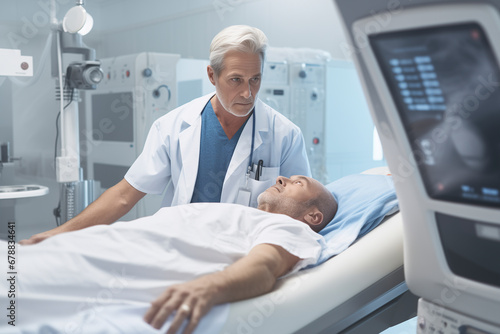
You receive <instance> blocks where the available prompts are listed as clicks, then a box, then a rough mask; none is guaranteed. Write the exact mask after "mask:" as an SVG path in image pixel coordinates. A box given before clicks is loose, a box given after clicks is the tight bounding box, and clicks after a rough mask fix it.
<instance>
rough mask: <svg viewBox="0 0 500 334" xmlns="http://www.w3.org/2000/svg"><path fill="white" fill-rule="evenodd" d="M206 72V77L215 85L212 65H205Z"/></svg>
mask: <svg viewBox="0 0 500 334" xmlns="http://www.w3.org/2000/svg"><path fill="white" fill-rule="evenodd" d="M207 74H208V79H209V80H210V82H211V83H212V85H214V86H215V72H214V69H213V68H212V66H210V65H208V66H207Z"/></svg>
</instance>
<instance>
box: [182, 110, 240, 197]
mask: <svg viewBox="0 0 500 334" xmlns="http://www.w3.org/2000/svg"><path fill="white" fill-rule="evenodd" d="M247 121H248V119H247ZM245 124H246V122H245V123H244V124H243V125H242V126H241V127H240V128H239V129H238V132H236V133H235V135H234V136H233V137H232V138H231V139H228V138H227V135H226V133H225V132H224V129H223V128H222V125H221V124H220V122H219V120H218V119H217V116H216V115H215V112H214V108H213V107H212V103H211V102H210V101H209V103H207V105H206V106H205V108H204V109H203V112H202V114H201V139H200V161H199V163H198V174H197V176H196V184H195V186H194V191H193V197H192V198H191V203H199V202H220V197H221V193H222V185H223V183H224V178H225V177H226V172H227V168H228V167H229V163H230V162H231V158H232V156H233V152H234V149H235V148H236V144H237V143H238V139H239V138H240V135H241V132H242V131H243V128H244V127H245Z"/></svg>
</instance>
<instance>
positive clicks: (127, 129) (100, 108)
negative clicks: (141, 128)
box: [92, 92, 134, 142]
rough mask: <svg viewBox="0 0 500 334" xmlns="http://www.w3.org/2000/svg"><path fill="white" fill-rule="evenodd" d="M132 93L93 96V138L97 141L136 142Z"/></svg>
mask: <svg viewBox="0 0 500 334" xmlns="http://www.w3.org/2000/svg"><path fill="white" fill-rule="evenodd" d="M133 112H134V109H133V99H132V93H131V92H123V93H109V94H94V95H92V138H93V139H94V140H95V141H115V142H133V141H134V117H133Z"/></svg>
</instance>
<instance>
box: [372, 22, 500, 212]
mask: <svg viewBox="0 0 500 334" xmlns="http://www.w3.org/2000/svg"><path fill="white" fill-rule="evenodd" d="M370 45H371V47H372V49H373V50H374V53H375V57H376V59H377V61H378V64H379V66H380V68H381V70H382V73H383V75H384V78H385V81H386V82H387V84H388V87H389V90H390V92H391V95H392V99H393V101H394V103H395V105H396V107H397V109H398V113H399V116H400V118H401V121H402V123H403V126H404V128H405V130H406V134H407V137H408V140H409V141H410V144H411V148H412V153H413V156H414V158H415V161H416V162H417V165H418V169H419V171H420V174H421V176H422V178H423V182H424V184H425V188H426V191H427V194H428V195H429V196H430V197H431V198H434V199H439V200H444V201H452V202H462V203H471V204H477V205H484V206H493V207H500V73H499V67H498V62H497V59H496V58H495V56H494V53H493V51H492V49H491V46H490V43H489V41H488V39H487V36H486V35H485V33H484V30H483V29H482V28H481V26H480V25H479V24H477V23H472V22H471V23H463V24H455V25H446V26H436V27H429V28H424V29H415V30H404V31H398V32H391V33H381V34H377V35H372V36H371V37H370Z"/></svg>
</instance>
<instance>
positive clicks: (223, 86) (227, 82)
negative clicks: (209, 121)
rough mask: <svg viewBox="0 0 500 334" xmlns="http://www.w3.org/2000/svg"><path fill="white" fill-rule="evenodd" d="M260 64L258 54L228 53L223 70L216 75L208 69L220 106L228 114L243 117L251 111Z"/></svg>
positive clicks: (259, 78)
mask: <svg viewBox="0 0 500 334" xmlns="http://www.w3.org/2000/svg"><path fill="white" fill-rule="evenodd" d="M261 72H262V64H261V59H260V56H259V54H252V53H243V52H239V51H229V52H228V53H226V55H225V57H224V68H223V70H222V71H221V73H219V75H216V74H215V73H214V71H213V70H212V68H211V67H210V66H209V67H208V76H209V78H210V81H211V82H212V84H214V85H215V90H216V97H217V101H218V103H220V106H221V107H222V108H224V109H225V110H226V111H228V112H229V113H231V114H233V115H235V116H239V117H245V116H247V115H248V114H249V113H250V111H251V110H252V109H253V106H254V104H255V99H256V98H257V94H258V92H259V89H260V81H261V76H262V73H261Z"/></svg>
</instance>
